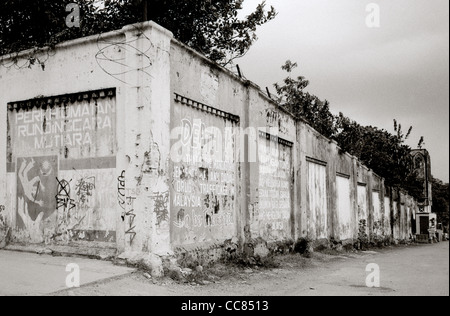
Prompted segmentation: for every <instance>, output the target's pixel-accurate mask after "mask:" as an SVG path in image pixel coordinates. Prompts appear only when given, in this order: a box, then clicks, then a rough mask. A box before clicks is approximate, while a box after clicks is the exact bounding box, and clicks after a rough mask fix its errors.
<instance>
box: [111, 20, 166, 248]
mask: <svg viewBox="0 0 450 316" xmlns="http://www.w3.org/2000/svg"><path fill="white" fill-rule="evenodd" d="M123 32H124V34H125V37H126V42H127V43H128V46H127V47H129V49H127V50H126V52H125V63H126V65H127V69H128V71H127V72H126V73H125V74H124V76H123V80H124V87H125V88H124V89H125V104H124V106H125V116H124V117H123V118H122V119H123V120H124V121H125V126H126V130H125V138H121V139H125V140H126V143H125V144H124V145H123V146H121V148H123V151H122V158H121V160H120V161H121V162H120V163H119V164H120V165H121V166H122V167H123V168H124V171H125V173H124V175H125V183H126V187H125V198H126V205H125V214H124V215H125V216H124V219H123V225H122V229H123V232H124V233H123V234H122V236H123V240H122V241H121V242H122V245H121V246H119V249H123V250H124V252H128V253H154V254H160V255H166V254H170V253H171V245H170V232H169V226H170V225H169V223H170V203H169V201H170V197H169V186H168V182H169V178H170V175H169V158H170V157H169V155H170V142H168V141H167V139H168V137H169V135H170V104H171V99H170V98H171V94H170V93H171V92H170V45H171V39H172V34H171V33H170V32H168V31H167V30H165V29H163V28H161V27H160V26H158V25H156V24H155V23H153V22H148V23H143V24H137V25H131V26H127V27H125V28H124V29H123ZM120 119H121V118H119V120H120ZM123 156H125V158H124V157H123Z"/></svg>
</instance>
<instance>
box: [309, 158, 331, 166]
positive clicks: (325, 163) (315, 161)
mask: <svg viewBox="0 0 450 316" xmlns="http://www.w3.org/2000/svg"><path fill="white" fill-rule="evenodd" d="M306 161H307V162H312V163H315V164H318V165H321V166H324V167H326V166H328V162H326V161H322V160H319V159H316V158H312V157H306Z"/></svg>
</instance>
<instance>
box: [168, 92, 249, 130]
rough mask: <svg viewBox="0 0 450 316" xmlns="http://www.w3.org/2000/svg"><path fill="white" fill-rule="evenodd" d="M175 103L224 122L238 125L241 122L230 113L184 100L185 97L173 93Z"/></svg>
mask: <svg viewBox="0 0 450 316" xmlns="http://www.w3.org/2000/svg"><path fill="white" fill-rule="evenodd" d="M175 102H178V103H181V104H184V105H187V106H190V107H192V108H194V109H197V110H199V111H203V112H206V113H209V114H212V115H215V116H218V117H221V118H224V119H226V120H229V121H232V122H235V123H236V124H239V122H240V120H241V119H240V118H239V116H237V115H234V114H231V113H228V112H224V111H221V110H219V109H216V108H213V107H211V106H209V105H206V104H203V103H200V102H197V101H194V100H191V99H189V98H186V97H183V96H181V95H179V94H178V93H175Z"/></svg>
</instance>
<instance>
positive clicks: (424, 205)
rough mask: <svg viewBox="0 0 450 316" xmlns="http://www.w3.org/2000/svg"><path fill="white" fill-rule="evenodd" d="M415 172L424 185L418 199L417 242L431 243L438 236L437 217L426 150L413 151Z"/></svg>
mask: <svg viewBox="0 0 450 316" xmlns="http://www.w3.org/2000/svg"><path fill="white" fill-rule="evenodd" d="M411 154H412V156H413V163H414V166H413V168H414V169H413V172H415V174H416V175H417V178H418V179H419V180H421V181H422V183H423V191H422V194H421V196H420V197H418V199H417V204H418V209H419V212H418V213H417V214H416V235H417V241H419V242H426V243H427V242H429V241H430V240H433V239H434V237H435V234H436V228H437V227H436V224H437V223H436V222H437V215H436V214H432V211H431V207H432V206H433V190H432V188H433V186H432V176H431V157H430V153H429V152H428V151H427V150H426V149H415V150H413V151H412V153H411Z"/></svg>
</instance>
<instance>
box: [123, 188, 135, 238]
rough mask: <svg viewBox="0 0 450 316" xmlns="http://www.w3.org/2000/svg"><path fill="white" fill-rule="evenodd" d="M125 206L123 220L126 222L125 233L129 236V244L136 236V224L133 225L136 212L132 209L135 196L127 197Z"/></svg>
mask: <svg viewBox="0 0 450 316" xmlns="http://www.w3.org/2000/svg"><path fill="white" fill-rule="evenodd" d="M126 201H127V203H126V208H127V212H126V213H125V221H126V224H127V227H126V231H125V235H126V236H129V243H130V245H132V244H133V241H134V239H135V238H136V235H137V233H136V225H135V219H136V214H135V211H134V202H135V201H136V197H131V196H130V197H127V198H126Z"/></svg>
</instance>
